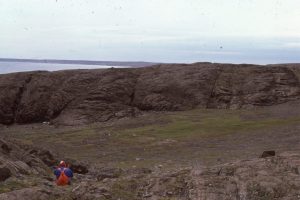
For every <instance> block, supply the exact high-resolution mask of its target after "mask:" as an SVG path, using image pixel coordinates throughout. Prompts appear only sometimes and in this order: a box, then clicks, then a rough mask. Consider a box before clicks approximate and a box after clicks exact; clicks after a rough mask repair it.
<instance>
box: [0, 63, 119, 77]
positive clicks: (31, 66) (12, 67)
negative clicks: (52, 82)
mask: <svg viewBox="0 0 300 200" xmlns="http://www.w3.org/2000/svg"><path fill="white" fill-rule="evenodd" d="M111 67H114V68H124V66H107V65H83V64H56V63H30V62H3V61H0V74H7V73H13V72H26V71H36V70H43V71H58V70H68V69H99V68H102V69H104V68H111Z"/></svg>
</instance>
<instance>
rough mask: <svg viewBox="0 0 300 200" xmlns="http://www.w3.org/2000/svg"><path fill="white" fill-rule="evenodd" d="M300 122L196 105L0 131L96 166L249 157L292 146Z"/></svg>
mask: <svg viewBox="0 0 300 200" xmlns="http://www.w3.org/2000/svg"><path fill="white" fill-rule="evenodd" d="M299 122H300V115H298V114H293V115H291V116H289V115H288V117H287V116H285V115H284V117H281V116H277V115H274V114H272V112H271V111H270V109H260V110H252V111H249V110H199V109H198V110H191V111H183V112H173V113H152V114H146V115H145V116H141V117H138V118H135V119H124V120H120V121H117V122H111V123H106V124H94V125H90V126H85V127H76V128H74V127H73V128H67V127H63V128H54V127H49V126H46V125H44V126H40V125H38V126H37V125H35V126H33V127H31V126H16V127H11V128H8V129H6V130H5V131H4V132H5V133H7V134H9V135H10V137H14V138H17V139H19V140H22V141H23V142H24V141H25V142H27V143H29V144H34V145H38V146H43V147H47V148H50V149H54V150H55V151H56V152H58V153H59V154H60V155H62V156H64V155H66V156H68V157H72V158H75V159H80V160H86V161H88V162H90V163H94V164H98V165H101V166H108V165H109V166H118V167H132V166H146V167H153V166H157V165H163V166H169V167H172V166H178V165H183V166H185V165H191V164H192V165H195V164H196V165H199V164H200V165H202V164H216V163H218V162H225V161H226V162H227V161H230V160H235V159H240V158H248V157H253V156H257V155H258V154H259V153H261V151H262V150H264V149H270V148H273V149H274V148H275V150H279V151H281V150H282V151H283V150H294V149H293V148H296V146H297V145H298V144H299V143H298V141H299V138H300V137H299V138H298V135H297V131H298V130H299V129H300V128H299V127H298V125H299V124H300V123H299ZM291 127H293V128H291ZM289 139H290V140H289ZM291 141H293V142H294V143H293V142H292V143H293V144H291Z"/></svg>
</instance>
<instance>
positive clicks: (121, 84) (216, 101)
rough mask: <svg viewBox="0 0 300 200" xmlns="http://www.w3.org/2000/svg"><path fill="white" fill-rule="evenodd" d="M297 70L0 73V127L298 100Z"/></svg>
mask: <svg viewBox="0 0 300 200" xmlns="http://www.w3.org/2000/svg"><path fill="white" fill-rule="evenodd" d="M298 72H299V70H298V66H297V65H295V66H289V65H276V66H255V65H231V64H210V63H196V64H191V65H183V64H174V65H157V66H153V67H148V68H141V69H114V68H111V69H103V70H70V71H58V72H44V71H40V72H27V73H15V74H6V75H0V123H2V124H13V123H34V122H43V121H53V122H54V123H59V124H69V125H73V124H85V123H93V122H104V121H107V120H110V119H112V118H121V117H131V116H135V115H137V114H139V113H140V111H151V110H155V111H173V110H186V109H192V108H195V107H199V108H230V109H238V108H247V107H253V106H269V105H275V104H279V103H283V102H287V101H290V100H295V99H298V98H299V97H300V84H299V78H298V77H299V76H298V75H299V73H298Z"/></svg>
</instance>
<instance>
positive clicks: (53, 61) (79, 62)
mask: <svg viewBox="0 0 300 200" xmlns="http://www.w3.org/2000/svg"><path fill="white" fill-rule="evenodd" d="M0 62H28V63H51V64H76V65H106V66H128V67H148V66H151V65H156V64H159V63H152V62H142V61H141V62H139V61H136V62H126V61H92V60H57V59H18V58H0Z"/></svg>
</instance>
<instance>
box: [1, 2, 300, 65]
mask: <svg viewBox="0 0 300 200" xmlns="http://www.w3.org/2000/svg"><path fill="white" fill-rule="evenodd" d="M299 22H300V1H299V0H42V1H41V0H0V57H2V58H31V59H35V58H36V59H46V58H47V59H83V60H112V61H150V62H180V63H183V62H184V63H192V62H204V61H207V62H231V63H258V64H267V63H293V62H300V23H299Z"/></svg>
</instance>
